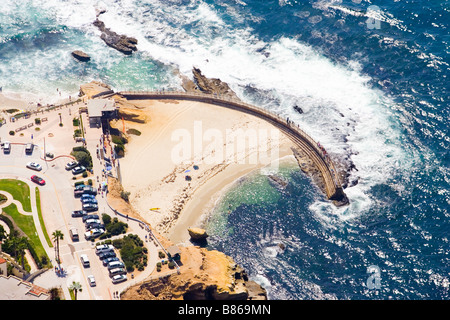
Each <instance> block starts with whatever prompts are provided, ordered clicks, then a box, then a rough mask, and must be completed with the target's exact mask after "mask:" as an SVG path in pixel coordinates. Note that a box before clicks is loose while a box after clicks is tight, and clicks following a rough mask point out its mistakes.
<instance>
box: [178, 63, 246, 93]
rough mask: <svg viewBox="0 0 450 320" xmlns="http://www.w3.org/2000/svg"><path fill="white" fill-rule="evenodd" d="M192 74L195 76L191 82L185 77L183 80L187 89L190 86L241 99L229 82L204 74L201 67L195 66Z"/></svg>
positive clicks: (206, 91) (190, 87)
mask: <svg viewBox="0 0 450 320" xmlns="http://www.w3.org/2000/svg"><path fill="white" fill-rule="evenodd" d="M192 74H193V76H194V81H193V82H192V81H191V82H189V81H187V80H186V79H184V81H183V87H184V88H185V90H186V88H189V89H190V90H192V89H193V88H195V89H196V90H199V91H201V92H204V93H210V94H219V95H223V96H227V97H229V98H232V99H239V98H238V97H237V95H236V93H235V92H234V91H233V90H231V88H230V87H229V86H228V84H227V83H225V82H223V81H222V80H220V79H215V78H207V77H205V76H204V75H203V74H202V72H201V70H200V69H198V68H195V67H194V68H193V69H192ZM193 84H194V85H193ZM187 91H188V90H187Z"/></svg>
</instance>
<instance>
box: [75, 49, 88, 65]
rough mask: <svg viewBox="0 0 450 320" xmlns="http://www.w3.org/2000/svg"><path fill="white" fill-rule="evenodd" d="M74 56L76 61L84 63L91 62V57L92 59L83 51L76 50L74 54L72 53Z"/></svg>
mask: <svg viewBox="0 0 450 320" xmlns="http://www.w3.org/2000/svg"><path fill="white" fill-rule="evenodd" d="M72 56H73V57H74V58H75V59H77V60H79V61H83V62H85V61H89V60H91V57H90V56H89V55H88V54H87V53H85V52H83V51H81V50H75V51H73V52H72Z"/></svg>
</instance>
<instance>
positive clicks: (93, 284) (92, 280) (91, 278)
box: [87, 274, 96, 287]
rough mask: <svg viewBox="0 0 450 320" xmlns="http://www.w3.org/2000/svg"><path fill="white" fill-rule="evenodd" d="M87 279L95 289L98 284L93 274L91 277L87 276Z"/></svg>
mask: <svg viewBox="0 0 450 320" xmlns="http://www.w3.org/2000/svg"><path fill="white" fill-rule="evenodd" d="M87 278H88V282H89V285H90V286H91V287H95V286H96V283H95V278H94V276H93V275H92V274H90V275H88V276H87Z"/></svg>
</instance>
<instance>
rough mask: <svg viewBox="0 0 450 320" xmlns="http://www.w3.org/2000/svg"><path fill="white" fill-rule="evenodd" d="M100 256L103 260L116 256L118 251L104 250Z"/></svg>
mask: <svg viewBox="0 0 450 320" xmlns="http://www.w3.org/2000/svg"><path fill="white" fill-rule="evenodd" d="M98 257H99V258H100V260H103V259H106V258H113V257H116V253H115V252H114V251H108V252H103V253H100V254H99V255H98Z"/></svg>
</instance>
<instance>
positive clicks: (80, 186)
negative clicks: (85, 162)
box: [75, 184, 88, 191]
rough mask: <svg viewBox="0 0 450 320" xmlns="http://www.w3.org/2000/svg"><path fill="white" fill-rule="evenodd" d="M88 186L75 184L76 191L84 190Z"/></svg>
mask: <svg viewBox="0 0 450 320" xmlns="http://www.w3.org/2000/svg"><path fill="white" fill-rule="evenodd" d="M86 187H88V186H86V185H84V184H77V185H76V186H75V191H78V190H81V191H83V189H84V188H86Z"/></svg>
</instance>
